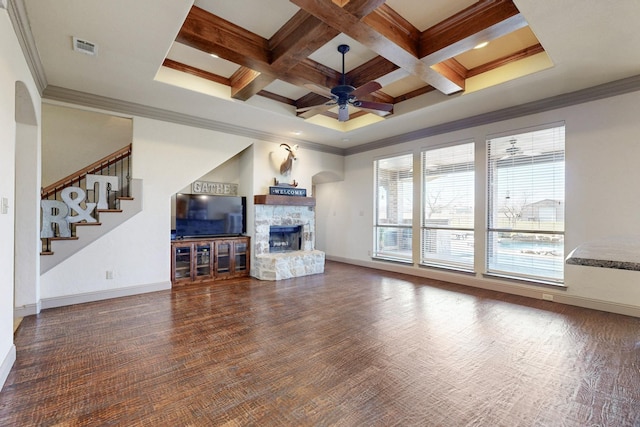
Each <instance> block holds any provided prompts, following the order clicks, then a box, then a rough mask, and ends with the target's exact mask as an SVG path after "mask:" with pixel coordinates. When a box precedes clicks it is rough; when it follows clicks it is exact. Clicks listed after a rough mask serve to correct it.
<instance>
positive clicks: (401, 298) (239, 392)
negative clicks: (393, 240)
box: [0, 262, 640, 427]
mask: <svg viewBox="0 0 640 427" xmlns="http://www.w3.org/2000/svg"><path fill="white" fill-rule="evenodd" d="M639 342H640V319H637V318H632V317H625V316H620V315H615V314H610V313H604V312H599V311H593V310H587V309H581V308H577V307H571V306H565V305H560V304H557V303H553V302H548V301H539V300H531V299H527V298H520V297H516V296H511V295H505V294H500V293H496V292H490V291H483V290H477V289H470V288H465V287H462V286H457V285H452V284H447V283H442V282H435V281H430V280H427V279H422V278H416V277H411V276H404V275H400V274H393V273H382V272H379V271H375V270H369V269H365V268H359V267H353V266H348V265H344V264H339V263H334V262H328V263H327V265H326V273H325V274H323V275H315V276H307V277H301V278H297V279H290V280H283V281H279V282H260V281H258V280H254V279H241V280H235V281H233V282H221V283H215V284H211V285H194V286H190V287H188V286H187V287H182V288H178V289H175V290H172V291H162V292H155V293H151V294H145V295H137V296H132V297H126V298H119V299H113V300H108V301H103V302H96V303H88V304H82V305H76V306H70V307H62V308H57V309H50V310H45V311H43V312H42V313H41V314H40V315H38V316H30V317H26V318H25V319H24V320H23V322H22V324H21V325H20V327H19V329H18V331H17V332H16V335H15V343H16V347H17V362H16V364H15V366H14V368H13V370H12V372H11V373H10V375H9V378H8V380H7V382H6V384H5V386H4V388H3V390H2V392H1V393H0V425H1V426H78V425H87V426H101V425H123V426H186V425H190V426H215V425H225V426H245V425H256V426H307V425H313V426H315V425H319V426H330V425H338V426H413V425H417V426H509V427H512V426H567V427H568V426H580V427H583V426H596V425H598V426H640V344H639Z"/></svg>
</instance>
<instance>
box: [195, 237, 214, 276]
mask: <svg viewBox="0 0 640 427" xmlns="http://www.w3.org/2000/svg"><path fill="white" fill-rule="evenodd" d="M210 275H211V244H210V243H206V244H201V245H196V276H210Z"/></svg>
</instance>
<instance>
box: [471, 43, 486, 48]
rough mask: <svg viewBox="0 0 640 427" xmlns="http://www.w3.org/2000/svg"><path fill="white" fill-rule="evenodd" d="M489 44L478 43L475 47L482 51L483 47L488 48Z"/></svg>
mask: <svg viewBox="0 0 640 427" xmlns="http://www.w3.org/2000/svg"><path fill="white" fill-rule="evenodd" d="M488 44H489V42H482V43H478V44H477V45H475V47H474V49H482V48H483V47H486V46H487V45H488Z"/></svg>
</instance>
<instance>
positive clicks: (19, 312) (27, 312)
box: [13, 301, 42, 317]
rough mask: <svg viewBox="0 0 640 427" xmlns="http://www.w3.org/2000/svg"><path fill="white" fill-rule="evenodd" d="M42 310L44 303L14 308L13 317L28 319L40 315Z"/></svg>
mask: <svg viewBox="0 0 640 427" xmlns="http://www.w3.org/2000/svg"><path fill="white" fill-rule="evenodd" d="M41 310H42V302H41V301H38V302H37V303H35V304H27V305H23V306H22V307H14V308H13V317H27V316H32V315H34V314H38V313H40V311H41Z"/></svg>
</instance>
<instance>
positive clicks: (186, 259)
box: [175, 246, 191, 279]
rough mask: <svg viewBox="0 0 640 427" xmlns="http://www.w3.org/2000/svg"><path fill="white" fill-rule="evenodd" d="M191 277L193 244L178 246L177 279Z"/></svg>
mask: <svg viewBox="0 0 640 427" xmlns="http://www.w3.org/2000/svg"><path fill="white" fill-rule="evenodd" d="M188 277H191V246H179V247H176V277H175V278H176V279H183V278H188Z"/></svg>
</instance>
